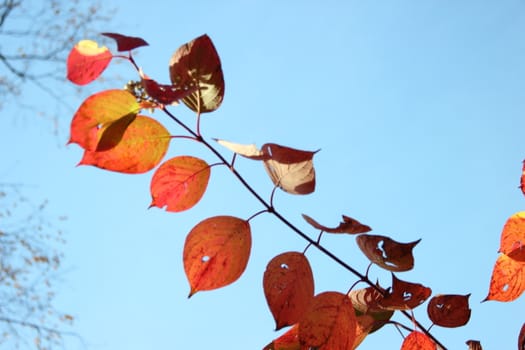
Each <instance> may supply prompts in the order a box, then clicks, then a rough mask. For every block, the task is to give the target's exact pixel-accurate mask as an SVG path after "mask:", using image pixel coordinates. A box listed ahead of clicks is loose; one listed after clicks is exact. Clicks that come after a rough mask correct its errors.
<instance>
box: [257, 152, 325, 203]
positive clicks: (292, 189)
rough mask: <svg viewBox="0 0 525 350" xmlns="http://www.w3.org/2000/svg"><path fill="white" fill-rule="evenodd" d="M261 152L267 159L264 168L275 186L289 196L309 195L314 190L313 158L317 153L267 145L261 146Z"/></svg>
mask: <svg viewBox="0 0 525 350" xmlns="http://www.w3.org/2000/svg"><path fill="white" fill-rule="evenodd" d="M262 152H263V154H264V155H265V156H267V157H268V158H267V159H265V160H264V167H265V169H266V172H267V173H268V175H269V176H270V179H271V180H272V182H273V184H274V185H275V186H277V187H280V188H281V189H282V190H283V191H285V192H288V193H291V194H309V193H312V192H313V191H314V190H315V170H314V165H313V157H314V154H315V153H316V152H317V151H316V152H310V151H301V150H297V149H293V148H290V147H285V146H280V145H277V144H274V143H267V144H264V145H263V146H262Z"/></svg>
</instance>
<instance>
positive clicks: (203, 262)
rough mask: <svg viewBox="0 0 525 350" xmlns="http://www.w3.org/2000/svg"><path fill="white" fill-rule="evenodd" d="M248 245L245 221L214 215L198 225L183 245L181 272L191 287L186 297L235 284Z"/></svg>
mask: <svg viewBox="0 0 525 350" xmlns="http://www.w3.org/2000/svg"><path fill="white" fill-rule="evenodd" d="M251 244H252V238H251V230H250V224H249V222H248V221H245V220H242V219H239V218H236V217H233V216H214V217H211V218H208V219H205V220H203V221H201V222H200V223H198V224H197V225H196V226H195V227H194V228H193V229H192V230H191V231H190V233H189V234H188V236H187V237H186V242H185V244H184V253H183V262H184V271H185V272H186V277H187V278H188V281H189V283H190V288H191V289H190V294H189V297H191V296H192V295H194V294H195V293H197V292H199V291H204V290H212V289H217V288H221V287H224V286H227V285H228V284H231V283H233V282H235V281H236V280H237V279H238V278H239V277H240V276H241V274H242V273H243V272H244V270H245V268H246V265H247V263H248V258H249V257H250V250H251Z"/></svg>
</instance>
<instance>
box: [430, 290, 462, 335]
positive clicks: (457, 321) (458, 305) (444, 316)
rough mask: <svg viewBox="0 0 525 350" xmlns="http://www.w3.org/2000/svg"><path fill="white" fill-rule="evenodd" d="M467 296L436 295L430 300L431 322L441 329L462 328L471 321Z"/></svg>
mask: <svg viewBox="0 0 525 350" xmlns="http://www.w3.org/2000/svg"><path fill="white" fill-rule="evenodd" d="M469 297H470V294H467V295H454V294H447V295H436V296H434V297H433V298H432V299H430V301H429V303H428V306H427V313H428V317H429V318H430V320H431V321H432V322H433V323H434V324H436V325H438V326H441V327H450V328H453V327H461V326H464V325H465V324H467V322H468V321H469V319H470V308H469V305H468V298H469Z"/></svg>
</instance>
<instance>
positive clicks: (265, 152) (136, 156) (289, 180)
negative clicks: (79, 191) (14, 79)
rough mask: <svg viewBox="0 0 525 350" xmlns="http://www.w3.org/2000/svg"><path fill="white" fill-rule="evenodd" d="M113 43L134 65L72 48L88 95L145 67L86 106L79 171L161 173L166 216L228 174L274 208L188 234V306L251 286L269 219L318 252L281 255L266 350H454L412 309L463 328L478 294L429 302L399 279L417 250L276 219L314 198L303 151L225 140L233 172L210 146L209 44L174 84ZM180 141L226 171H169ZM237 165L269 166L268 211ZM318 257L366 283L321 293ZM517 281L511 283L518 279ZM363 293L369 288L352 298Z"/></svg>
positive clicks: (182, 60) (73, 64)
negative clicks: (380, 337) (122, 73)
mask: <svg viewBox="0 0 525 350" xmlns="http://www.w3.org/2000/svg"><path fill="white" fill-rule="evenodd" d="M103 35H105V36H107V37H110V38H113V39H114V40H115V41H116V44H117V50H118V51H119V52H127V54H113V53H111V51H110V50H109V49H108V48H106V47H99V45H98V44H97V43H96V42H94V41H90V40H84V41H81V42H79V43H78V44H77V45H76V46H75V47H74V48H73V49H72V51H71V53H70V55H69V58H68V61H67V69H68V78H69V80H71V81H72V82H73V83H76V84H79V85H84V84H88V83H90V82H91V81H93V80H94V79H96V78H97V77H98V76H100V74H102V72H103V71H104V70H105V69H106V67H107V66H108V64H109V63H110V61H111V60H112V59H114V58H117V57H118V58H122V59H125V60H128V61H129V62H130V63H131V64H132V65H133V66H134V67H135V68H136V70H137V72H138V75H139V80H138V81H134V82H130V83H128V85H127V87H126V89H124V90H106V91H102V92H100V93H97V94H94V95H92V96H90V97H88V98H87V99H86V100H85V101H84V102H83V103H82V104H81V106H80V107H79V109H78V110H77V112H76V113H75V115H74V117H73V120H72V122H71V137H70V143H76V144H78V145H79V146H81V147H82V148H83V149H84V155H83V157H82V159H81V161H80V164H82V165H93V166H96V167H99V168H102V169H106V170H111V171H117V172H122V173H143V172H147V171H150V170H152V169H155V168H156V169H155V171H154V173H153V176H152V179H151V185H150V192H151V198H152V201H151V206H152V207H158V208H165V209H166V210H167V211H170V212H180V211H184V210H188V209H190V208H192V207H193V206H194V205H195V204H196V203H197V202H199V200H200V199H201V198H202V196H203V195H204V193H205V192H206V189H207V186H208V183H209V179H210V177H211V168H212V167H215V166H226V167H228V168H229V169H230V170H231V171H232V174H233V175H234V176H235V177H237V179H238V180H239V181H240V182H241V183H242V184H243V185H244V186H245V187H246V189H247V190H248V191H250V192H251V193H252V194H253V195H254V197H255V198H256V199H257V200H258V201H259V202H260V203H261V204H262V205H263V207H264V209H263V210H261V211H259V212H256V213H255V214H253V215H252V216H251V217H250V218H248V219H243V218H238V217H234V216H225V215H220V216H214V217H210V218H207V219H204V220H203V221H201V222H200V223H198V224H197V225H196V226H195V227H194V228H193V229H192V230H191V231H190V232H189V233H188V235H187V236H186V242H185V245H184V251H183V264H184V270H185V273H186V276H187V278H188V281H189V285H190V293H189V295H190V296H192V295H194V294H195V293H197V292H199V291H205V290H213V289H217V288H221V287H224V286H226V285H229V284H231V283H233V282H234V281H236V280H237V279H238V278H239V277H240V276H241V274H242V273H243V271H244V270H245V268H246V265H247V263H248V260H249V257H250V250H251V241H252V239H251V226H250V221H251V219H252V218H253V217H255V216H257V215H259V214H262V213H271V214H273V215H275V216H276V217H277V218H278V219H280V220H281V221H282V222H283V223H284V224H285V225H286V226H288V227H289V228H290V229H291V230H292V231H294V232H295V233H297V234H298V235H300V236H301V237H302V238H304V239H305V240H306V241H307V242H308V245H307V246H306V248H305V249H304V250H303V251H302V252H299V251H289V252H284V253H282V254H279V255H278V256H276V257H274V258H273V259H272V260H271V261H270V262H269V263H268V265H267V268H266V271H265V273H264V276H263V287H264V293H265V296H266V300H267V303H268V306H269V309H270V312H271V313H272V315H273V317H274V319H275V323H276V329H281V328H283V327H290V328H289V330H288V331H287V332H286V333H284V334H283V335H282V336H280V337H279V338H277V339H275V340H274V341H272V342H271V343H270V344H268V345H267V346H266V347H264V349H265V350H272V349H273V350H285V349H287V350H292V349H294V350H299V349H301V350H303V349H330V350H332V349H342V350H346V349H355V348H357V347H358V345H359V344H360V343H361V342H362V341H363V339H365V338H366V336H367V335H368V334H370V333H372V332H375V331H376V330H378V329H380V328H381V327H383V326H384V325H385V324H392V325H394V326H396V327H397V328H399V329H400V330H404V331H406V332H408V335H407V336H406V337H405V338H404V340H403V342H402V344H401V349H402V350H409V349H438V348H441V349H445V347H444V346H443V345H442V344H441V343H440V342H439V341H438V340H437V339H436V338H435V337H434V336H433V335H432V334H431V333H430V331H429V328H425V327H423V326H422V325H421V324H420V323H419V322H418V321H416V320H415V318H414V317H413V315H412V314H411V310H413V309H414V308H416V307H418V306H420V305H421V304H423V303H424V302H425V301H427V300H428V304H427V315H428V317H429V319H430V320H431V322H432V325H438V326H442V327H460V326H463V325H465V324H466V323H467V322H468V321H469V319H470V314H471V310H470V308H469V305H468V299H469V294H466V295H452V294H448V295H434V296H433V297H432V298H430V297H431V295H432V291H431V289H430V288H429V287H427V286H423V285H421V284H419V283H414V282H408V281H404V280H402V279H400V278H398V276H397V275H396V274H398V273H401V272H404V271H408V270H411V269H412V268H413V267H414V257H413V254H412V251H413V249H414V247H415V246H416V245H417V244H418V243H419V240H418V241H415V242H409V243H400V242H396V241H395V240H393V239H392V238H390V237H387V236H382V235H375V234H370V233H369V232H370V231H372V229H371V228H370V227H369V226H367V225H365V224H362V223H360V222H359V221H358V220H355V219H353V218H351V217H349V216H346V215H343V221H342V222H341V223H339V224H338V225H337V226H336V227H328V226H325V225H322V224H320V223H318V222H317V221H315V220H314V219H313V218H311V217H310V216H308V215H303V218H304V219H305V220H306V222H307V223H309V224H310V225H311V226H312V227H313V228H314V229H316V230H319V231H320V233H319V236H318V238H317V240H314V239H312V238H310V236H309V235H306V234H305V233H304V232H302V231H301V230H299V229H298V228H297V227H296V226H294V225H293V224H291V223H290V222H289V221H288V220H287V219H286V218H284V217H283V216H282V215H281V214H280V213H279V212H278V211H277V210H276V209H275V207H274V205H273V198H274V193H275V191H276V190H278V189H280V190H282V191H284V192H286V193H290V194H296V195H307V194H310V193H312V192H313V191H314V190H315V183H316V181H315V180H316V177H315V169H314V164H313V158H314V156H315V154H316V151H305V150H298V149H294V148H290V147H287V146H283V145H279V144H274V143H267V144H264V145H263V146H262V147H261V148H258V147H256V146H255V145H243V144H238V143H235V142H230V141H226V140H220V139H215V141H216V142H217V143H218V144H219V145H221V146H223V147H225V148H226V149H227V150H229V151H231V152H233V156H232V160H231V161H227V160H226V159H225V157H224V156H223V155H222V154H221V153H220V152H219V151H218V150H217V149H216V148H215V147H214V146H213V145H212V144H211V143H210V142H208V141H207V140H206V139H205V138H204V137H203V136H202V135H201V133H200V121H201V114H202V113H209V112H213V111H214V110H216V109H217V108H219V107H220V105H221V103H222V100H223V98H224V78H223V73H222V69H221V63H220V59H219V55H218V54H217V51H216V49H215V47H214V45H213V43H212V41H211V39H210V38H209V37H208V36H207V35H203V36H200V37H198V38H196V39H194V40H192V41H190V42H188V43H186V44H184V45H182V46H181V47H180V48H179V49H178V50H176V52H175V53H174V54H173V56H172V58H171V60H170V63H169V73H170V80H171V84H160V83H158V82H157V81H155V80H153V79H151V78H149V77H148V76H147V75H146V74H145V73H144V72H143V71H142V69H140V68H139V67H138V66H137V64H136V62H135V60H134V58H133V56H132V50H134V49H136V48H138V47H141V46H145V45H147V43H146V42H145V41H144V40H143V39H141V38H136V37H129V36H124V35H120V34H115V33H104V34H103ZM180 102H182V103H183V104H184V105H186V106H187V107H188V108H189V109H191V110H192V111H193V112H195V114H196V125H195V128H190V127H189V126H188V125H187V124H185V123H183V122H182V121H181V120H180V119H178V118H177V117H176V116H175V115H174V114H172V112H171V111H170V110H169V109H168V107H171V106H174V105H177V104H179V103H180ZM155 109H158V110H161V111H163V112H164V113H166V114H167V115H168V116H169V117H170V118H171V119H172V120H173V121H174V122H175V123H177V124H178V125H179V126H180V127H181V128H182V129H183V131H184V132H185V134H183V135H171V134H170V133H169V132H168V130H167V129H166V128H165V127H164V126H163V125H162V124H160V123H159V122H158V121H157V120H155V119H153V118H152V117H150V116H146V115H142V114H140V113H142V111H145V110H155ZM174 138H187V139H191V140H194V141H196V142H199V143H201V144H202V145H203V146H204V147H206V148H208V149H209V150H210V151H211V153H213V154H214V155H215V156H216V157H217V158H218V162H217V163H214V164H208V163H207V162H206V161H205V160H203V159H200V158H196V157H193V156H190V155H180V156H176V157H174V158H171V159H168V160H165V161H163V158H164V156H165V154H166V152H167V149H168V147H169V144H170V141H171V140H172V139H174ZM239 156H241V157H244V158H247V159H250V160H254V161H259V162H262V163H263V165H264V168H265V170H266V172H267V174H268V176H269V178H270V180H271V181H272V183H273V184H274V190H273V191H272V193H271V195H270V199H269V200H268V201H266V200H264V199H263V198H262V197H261V196H260V195H259V194H258V193H256V192H255V191H254V190H253V188H252V187H251V186H250V185H249V184H248V183H247V182H246V180H245V179H244V178H243V177H242V176H241V175H240V174H239V173H238V171H237V169H236V168H235V160H236V159H237V157H239ZM518 219H519V220H525V214H519V215H518V216H517V219H516V220H518ZM521 222H522V221H520V223H521ZM516 225H517V224H516V221H515V220H514V221H512V224H508V226H510V228H509V229H507V231H509V230H510V231H512V232H513V234H515V235H514V236H513V237H514V238H506V239H505V245H503V243H502V249H501V251H502V252H503V253H504V255H503V256H506V257H508V258H505V259H513V261H519V264H522V261H523V260H525V259H524V257H525V255H524V254H523V253H522V251H521V239H522V238H520V237H519V236H520V234H521V236H523V232H524V230H523V228H522V227H519V228H517V227H516ZM324 233H327V234H345V235H356V241H357V244H358V246H359V248H360V249H361V250H362V252H363V253H364V255H365V256H366V257H367V258H368V259H369V260H370V263H371V264H375V265H377V266H379V267H381V268H383V269H386V270H388V271H390V272H391V274H392V282H391V285H390V287H388V288H383V287H382V286H380V285H379V284H375V283H372V282H371V281H370V279H369V278H368V271H367V273H366V275H364V274H361V273H359V272H358V271H356V270H355V269H353V268H352V267H351V266H349V265H347V264H346V263H345V262H343V261H342V260H341V259H339V258H338V257H336V256H334V255H333V254H332V253H331V252H330V251H328V250H327V249H325V248H324V247H323V246H322V245H321V244H320V240H321V237H322V235H323V234H324ZM506 236H507V235H506ZM516 240H518V241H516ZM502 242H503V241H502ZM516 242H519V244H518V243H516ZM311 246H314V247H316V248H317V249H319V250H321V251H322V252H323V253H324V254H326V255H328V256H329V257H330V258H332V259H333V260H334V261H335V262H336V263H338V264H340V265H342V266H343V267H345V268H346V269H348V270H350V271H351V272H352V273H354V274H355V275H356V277H357V278H358V280H357V282H356V283H354V284H353V285H352V287H351V288H350V289H349V290H348V291H344V292H339V291H325V292H321V293H317V294H315V287H314V276H313V273H312V268H311V266H310V263H309V260H308V258H307V256H306V252H307V250H308V248H309V247H311ZM520 259H521V260H520ZM516 264H518V262H516ZM520 266H522V265H520ZM520 271H521V270H520ZM520 273H522V272H520ZM508 277H509V278H510V279H512V278H515V275H512V276H508ZM496 280H497V281H496V282H493V283H496V284H497V283H504V284H505V286H507V287H501V286H500V285H497V286H496V287H495V288H492V286H491V291H492V290H493V289H498V288H499V289H500V290H504V291H505V292H506V293H508V294H510V293H512V295H516V294H517V292H515V291H514V289H515V288H513V287H512V288H508V286H509V284H510V282H509V281H506V282H502V280H501V279H500V278H499V277H496ZM521 280H522V279H521V278H520V281H521ZM359 282H361V283H365V284H367V285H368V286H367V287H366V288H362V289H354V287H355V285H356V284H357V283H359ZM509 290H511V291H509ZM519 293H520V294H521V290H520V292H519ZM492 295H493V293H492V292H491V294H489V296H490V298H489V299H494V298H493V297H492ZM516 297H517V295H516ZM429 298H430V299H429ZM396 311H397V312H400V313H402V314H404V315H405V316H406V317H407V318H408V319H409V321H410V322H411V323H410V325H409V326H406V325H403V324H401V323H400V322H396V321H393V320H392V319H391V318H392V315H393V314H394V312H396ZM469 342H470V343H468V344H469V347H470V348H471V349H474V348H475V346H478V345H479V343H477V342H475V341H469Z"/></svg>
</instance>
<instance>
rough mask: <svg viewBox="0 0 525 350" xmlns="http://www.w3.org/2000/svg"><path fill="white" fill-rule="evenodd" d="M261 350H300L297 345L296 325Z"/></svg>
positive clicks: (297, 329) (297, 332) (299, 346)
mask: <svg viewBox="0 0 525 350" xmlns="http://www.w3.org/2000/svg"><path fill="white" fill-rule="evenodd" d="M263 350H302V349H301V344H300V343H299V327H298V324H295V325H294V326H293V327H292V328H290V329H289V330H288V331H286V333H284V334H283V335H281V336H280V337H279V338H277V339H275V340H274V341H273V342H271V343H270V344H268V345H266V346H265V347H264V348H263Z"/></svg>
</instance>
